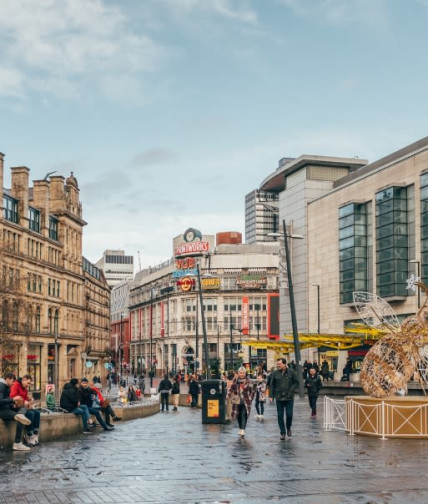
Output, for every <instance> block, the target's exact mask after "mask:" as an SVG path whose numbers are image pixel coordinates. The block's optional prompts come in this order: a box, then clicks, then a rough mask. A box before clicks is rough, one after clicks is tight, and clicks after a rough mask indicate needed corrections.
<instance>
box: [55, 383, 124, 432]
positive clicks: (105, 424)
mask: <svg viewBox="0 0 428 504" xmlns="http://www.w3.org/2000/svg"><path fill="white" fill-rule="evenodd" d="M60 406H61V408H62V409H64V410H66V411H68V412H69V413H74V414H75V415H78V416H81V417H82V422H83V432H84V433H85V434H87V433H88V432H91V430H90V428H94V427H96V426H97V423H96V422H98V423H99V425H100V426H101V427H102V428H103V429H104V430H105V431H111V430H113V429H114V427H115V426H114V424H112V423H111V421H112V420H113V421H115V422H117V421H119V420H121V418H120V417H118V416H117V415H116V414H115V412H114V410H113V408H112V407H111V405H110V401H109V400H108V399H105V398H104V397H103V395H102V393H101V390H100V389H99V388H98V387H95V385H94V384H92V385H91V386H90V385H89V380H88V379H87V378H82V379H81V380H80V383H79V380H78V379H77V378H72V379H71V380H70V381H69V383H66V384H65V385H64V388H63V390H62V394H61V399H60ZM101 413H103V416H104V418H103V416H101ZM91 415H92V416H94V417H95V418H96V422H93V421H92V419H91Z"/></svg>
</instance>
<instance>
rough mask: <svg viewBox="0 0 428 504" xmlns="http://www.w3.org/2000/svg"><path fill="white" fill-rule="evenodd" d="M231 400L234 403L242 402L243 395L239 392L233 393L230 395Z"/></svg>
mask: <svg viewBox="0 0 428 504" xmlns="http://www.w3.org/2000/svg"><path fill="white" fill-rule="evenodd" d="M230 402H231V403H232V404H241V396H240V395H239V394H233V395H232V396H230Z"/></svg>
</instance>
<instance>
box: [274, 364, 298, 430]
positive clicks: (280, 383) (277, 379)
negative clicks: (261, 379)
mask: <svg viewBox="0 0 428 504" xmlns="http://www.w3.org/2000/svg"><path fill="white" fill-rule="evenodd" d="M277 368H278V369H277V370H276V371H274V372H273V373H272V378H271V380H270V394H269V395H270V397H269V401H270V402H272V401H273V399H275V400H276V411H277V414H278V425H279V432H280V439H285V432H286V431H287V436H291V425H292V423H293V407H294V393H295V392H296V390H297V389H298V388H299V380H298V379H297V374H296V371H294V369H291V368H289V367H287V361H286V360H285V359H284V358H281V359H278V361H277ZM284 412H285V423H284Z"/></svg>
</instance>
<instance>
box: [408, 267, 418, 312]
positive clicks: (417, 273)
mask: <svg viewBox="0 0 428 504" xmlns="http://www.w3.org/2000/svg"><path fill="white" fill-rule="evenodd" d="M409 262H410V263H412V264H416V275H417V277H418V278H417V281H418V282H420V281H421V263H420V261H418V260H417V259H411V260H410V261H409ZM420 307H421V288H420V287H419V285H418V309H419V308H420Z"/></svg>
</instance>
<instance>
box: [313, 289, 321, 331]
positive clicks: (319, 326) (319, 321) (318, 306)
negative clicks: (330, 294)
mask: <svg viewBox="0 0 428 504" xmlns="http://www.w3.org/2000/svg"><path fill="white" fill-rule="evenodd" d="M312 286H313V287H316V288H317V313H318V326H317V327H318V331H317V332H318V334H321V301H320V286H319V284H312Z"/></svg>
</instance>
